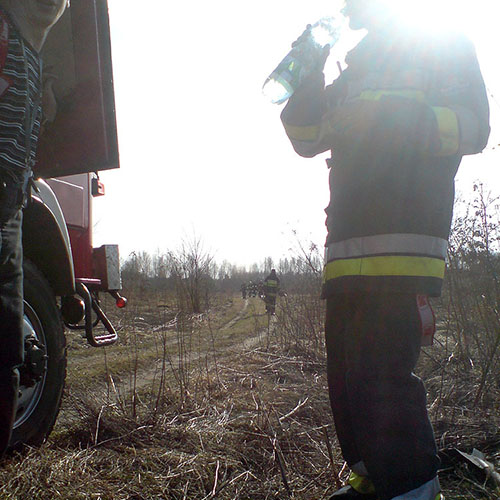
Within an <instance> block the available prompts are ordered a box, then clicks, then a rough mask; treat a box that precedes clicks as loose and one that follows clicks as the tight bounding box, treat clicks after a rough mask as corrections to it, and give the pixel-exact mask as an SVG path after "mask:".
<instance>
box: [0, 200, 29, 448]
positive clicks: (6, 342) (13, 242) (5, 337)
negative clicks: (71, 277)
mask: <svg viewBox="0 0 500 500" xmlns="http://www.w3.org/2000/svg"><path fill="white" fill-rule="evenodd" d="M21 225H22V211H21V210H19V209H17V210H15V211H14V213H12V212H11V210H9V211H8V210H6V209H1V208H0V456H1V455H2V454H3V453H4V452H5V449H6V448H7V445H8V442H9V438H10V433H11V431H12V425H13V420H14V413H15V409H16V406H17V392H18V385H19V373H18V371H17V367H18V366H20V365H21V364H22V362H23V352H24V347H23V269H22V258H23V255H22V242H21Z"/></svg>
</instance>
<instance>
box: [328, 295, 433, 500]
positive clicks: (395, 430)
mask: <svg viewBox="0 0 500 500" xmlns="http://www.w3.org/2000/svg"><path fill="white" fill-rule="evenodd" d="M325 331H326V345H327V354H328V368H327V370H328V385H329V393H330V402H331V406H332V411H333V417H334V420H335V427H336V430H337V436H338V439H339V442H340V446H341V449H342V453H343V455H344V458H345V460H346V462H347V463H348V464H349V465H350V466H353V465H354V464H357V463H358V462H361V461H362V462H363V463H364V465H365V466H366V469H367V470H368V473H369V476H370V478H371V480H372V481H373V483H374V485H375V488H376V491H377V494H378V497H379V499H380V500H389V499H391V498H394V497H396V496H398V495H401V494H403V493H407V492H409V491H411V490H413V489H416V488H418V487H419V486H421V485H422V484H424V483H426V482H427V481H430V480H431V479H433V478H434V477H435V476H436V474H437V469H438V466H439V459H438V456H437V449H436V444H435V440H434V433H433V430H432V426H431V424H430V421H429V418H428V415H427V409H426V395H425V389H424V385H423V383H422V381H421V380H420V379H419V378H418V377H417V376H416V375H415V374H414V373H413V370H414V368H415V365H416V363H417V360H418V356H419V353H420V339H421V331H422V325H421V322H420V316H419V312H418V308H417V301H416V297H415V296H414V295H410V294H408V295H403V294H375V293H373V294H366V293H364V294H361V293H350V294H343V295H337V296H333V297H330V298H329V299H328V300H327V315H326V329H325Z"/></svg>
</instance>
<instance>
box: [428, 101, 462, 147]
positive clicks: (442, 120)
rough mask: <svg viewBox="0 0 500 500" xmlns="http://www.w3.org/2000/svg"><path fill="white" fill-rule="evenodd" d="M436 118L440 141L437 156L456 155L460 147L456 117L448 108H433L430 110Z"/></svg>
mask: <svg viewBox="0 0 500 500" xmlns="http://www.w3.org/2000/svg"><path fill="white" fill-rule="evenodd" d="M432 110H433V111H434V115H435V116H436V119H437V122H438V128H439V138H440V139H441V149H440V150H439V152H438V153H436V155H437V156H450V155H455V154H457V153H458V149H459V147H460V129H459V128H458V118H457V115H456V114H455V113H454V112H453V111H452V110H451V109H450V108H442V107H437V106H434V107H433V108H432Z"/></svg>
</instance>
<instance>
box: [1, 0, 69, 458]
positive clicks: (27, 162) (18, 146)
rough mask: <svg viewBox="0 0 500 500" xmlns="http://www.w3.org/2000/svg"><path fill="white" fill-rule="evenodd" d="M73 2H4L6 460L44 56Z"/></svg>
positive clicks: (3, 389)
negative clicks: (47, 43) (53, 31)
mask: <svg viewBox="0 0 500 500" xmlns="http://www.w3.org/2000/svg"><path fill="white" fill-rule="evenodd" d="M67 5H68V0H0V456H2V455H3V454H4V452H5V450H6V449H7V447H8V444H9V439H10V435H11V432H12V425H13V422H14V419H15V411H16V407H17V393H18V390H19V389H18V387H19V370H18V367H19V366H20V365H22V363H23V351H24V346H23V290H22V280H23V272H22V240H21V238H22V234H21V227H22V207H23V205H24V203H25V201H26V199H27V187H28V184H29V180H30V177H31V167H32V166H33V163H34V160H35V156H36V147H37V141H38V135H39V133H40V121H41V95H42V80H41V78H42V75H41V61H40V56H39V52H40V50H41V48H42V46H43V43H44V41H45V38H46V36H47V34H48V33H49V31H50V29H51V27H52V26H53V25H54V24H55V23H56V22H57V21H58V19H59V18H60V17H61V15H62V14H63V12H64V10H65V8H66V7H67Z"/></svg>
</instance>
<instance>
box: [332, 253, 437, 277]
mask: <svg viewBox="0 0 500 500" xmlns="http://www.w3.org/2000/svg"><path fill="white" fill-rule="evenodd" d="M444 270H445V262H444V260H442V259H434V258H432V257H409V256H402V255H392V256H383V257H363V258H360V259H345V260H344V259H340V260H334V261H332V262H328V263H327V264H326V266H325V270H324V279H325V281H328V280H331V279H335V278H340V277H342V276H421V277H432V278H440V279H443V277H444Z"/></svg>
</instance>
